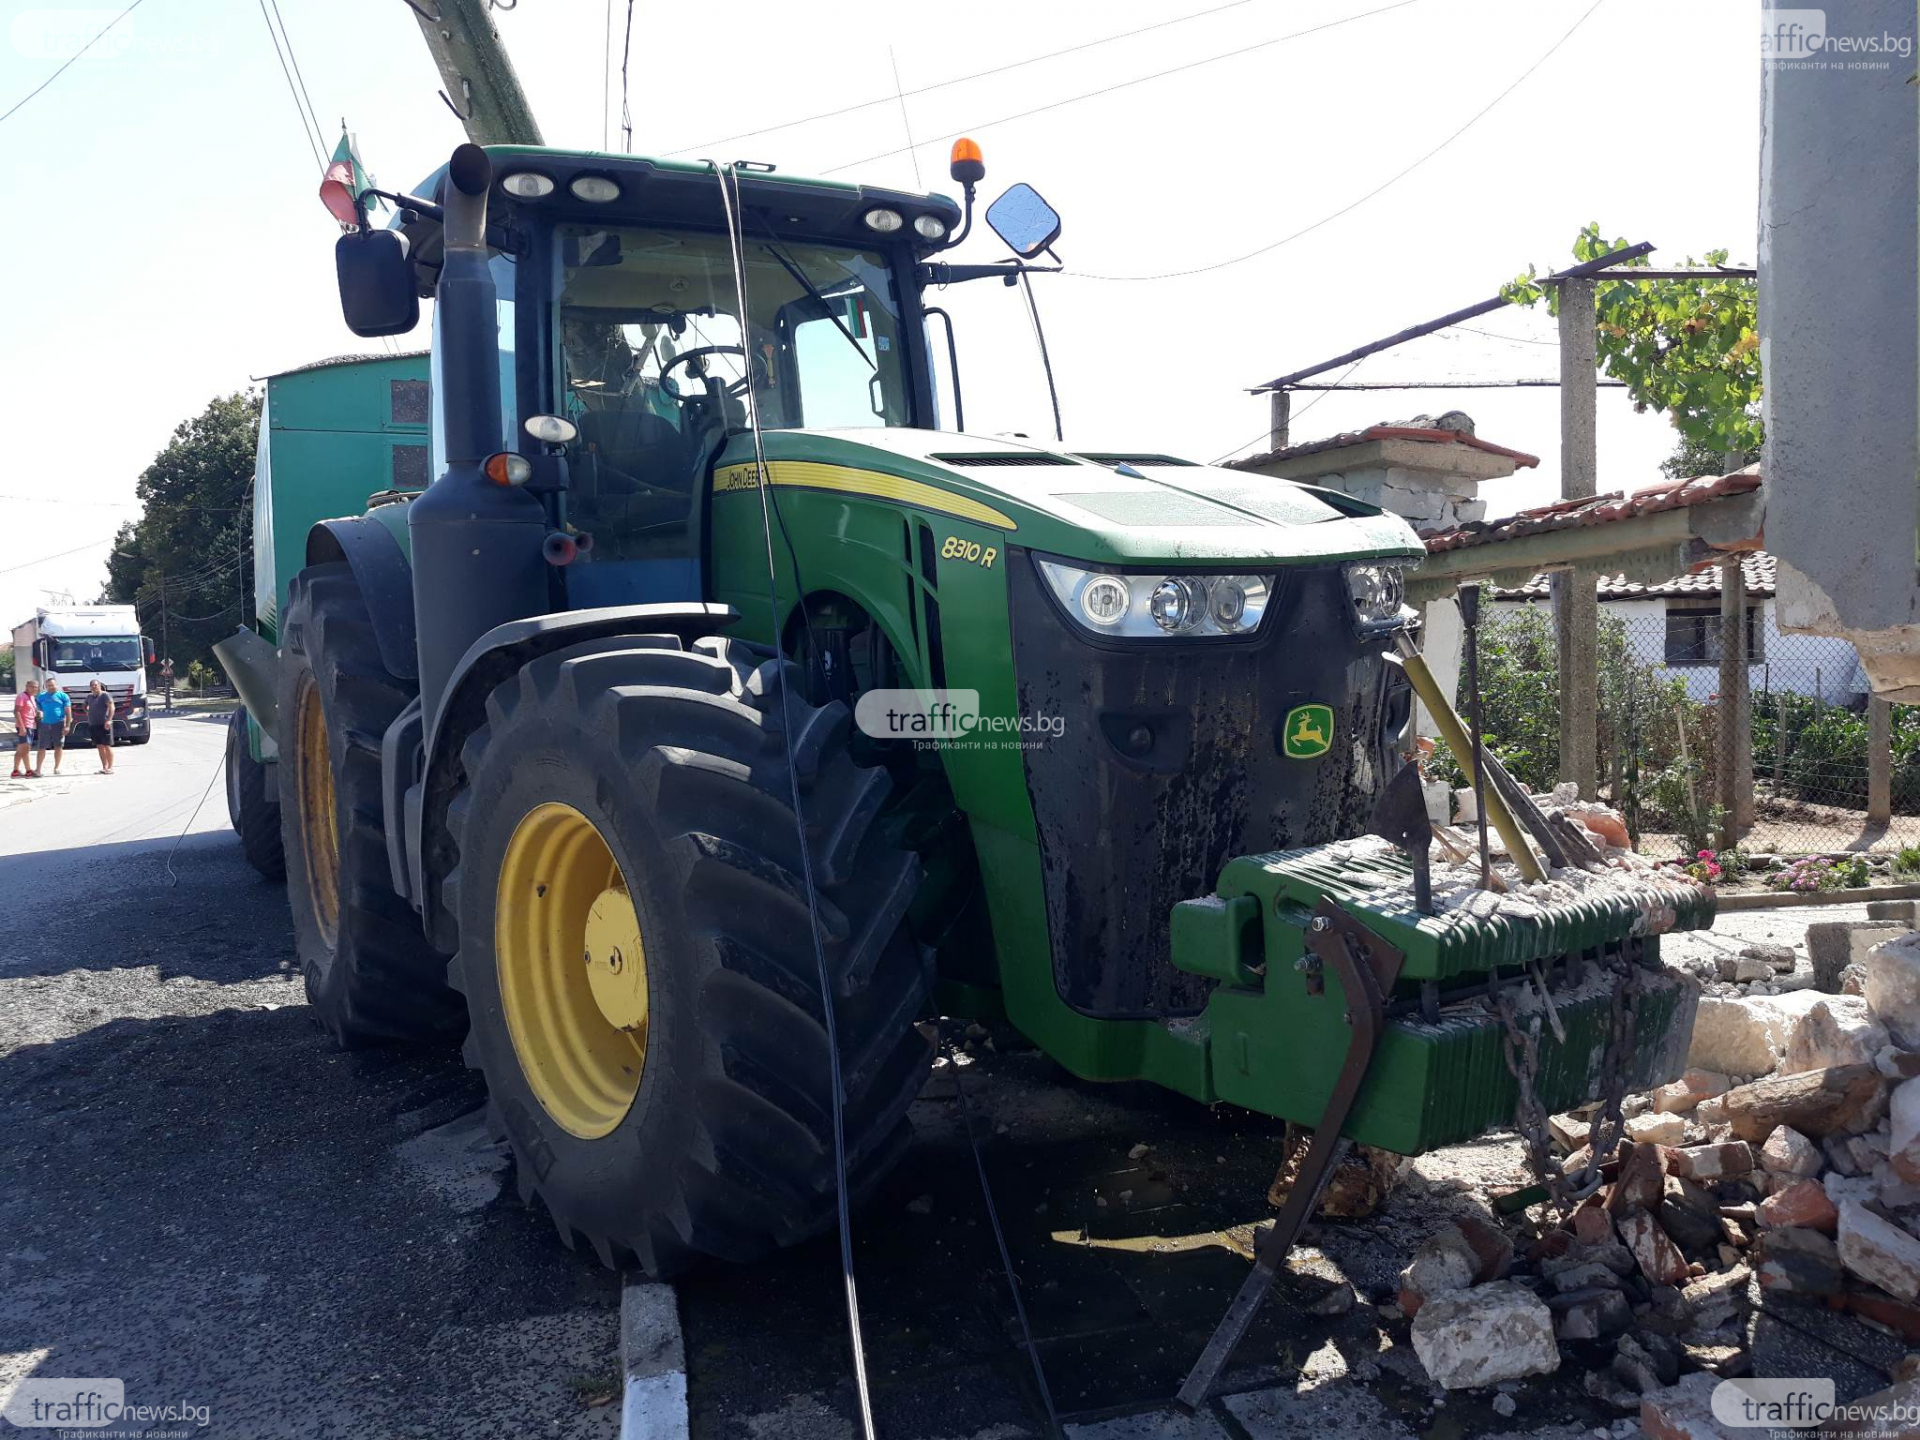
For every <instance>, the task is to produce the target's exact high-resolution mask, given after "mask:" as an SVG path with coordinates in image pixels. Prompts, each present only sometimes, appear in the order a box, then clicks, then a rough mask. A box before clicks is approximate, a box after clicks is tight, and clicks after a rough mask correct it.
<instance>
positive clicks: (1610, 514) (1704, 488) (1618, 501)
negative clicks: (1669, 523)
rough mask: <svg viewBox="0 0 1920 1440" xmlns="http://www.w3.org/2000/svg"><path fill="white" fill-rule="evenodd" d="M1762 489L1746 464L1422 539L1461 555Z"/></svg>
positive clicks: (1478, 522) (1757, 475)
mask: <svg viewBox="0 0 1920 1440" xmlns="http://www.w3.org/2000/svg"><path fill="white" fill-rule="evenodd" d="M1759 488H1760V467H1759V466H1758V465H1749V466H1748V467H1747V468H1746V469H1744V470H1736V471H1734V472H1733V473H1732V474H1731V475H1697V476H1695V477H1694V478H1693V479H1691V480H1669V481H1667V482H1666V483H1665V484H1662V485H1652V486H1649V487H1648V488H1647V489H1645V490H1636V491H1634V492H1633V493H1632V494H1631V495H1628V494H1625V493H1624V492H1622V491H1618V490H1616V491H1613V492H1611V493H1610V494H1606V495H1594V496H1590V497H1587V498H1585V499H1580V500H1557V501H1555V502H1554V503H1553V504H1551V505H1538V506H1535V507H1534V508H1533V509H1531V510H1522V511H1521V512H1520V513H1519V514H1517V515H1508V516H1506V517H1504V518H1502V519H1499V520H1473V521H1469V522H1468V523H1467V524H1465V525H1457V526H1454V527H1453V528H1452V529H1448V530H1433V531H1428V532H1426V533H1424V534H1422V535H1421V537H1420V538H1421V539H1422V540H1424V541H1426V542H1427V549H1428V550H1429V551H1432V552H1438V551H1442V550H1464V549H1465V548H1467V547H1468V546H1470V545H1492V544H1496V543H1498V542H1499V541H1502V540H1514V539H1518V538H1519V537H1520V536H1522V535H1538V534H1541V533H1542V532H1544V531H1549V530H1571V529H1575V528H1577V527H1579V526H1583V525H1605V524H1607V523H1609V522H1611V521H1614V520H1628V519H1631V518H1633V517H1634V516H1636V515H1653V514H1657V513H1658V512H1660V511H1662V510H1680V509H1684V508H1686V507H1687V506H1689V505H1700V504H1704V503H1705V502H1706V501H1708V500H1718V499H1720V498H1721V497H1722V496H1725V495H1745V494H1748V493H1750V492H1751V491H1754V490H1758V489H1759Z"/></svg>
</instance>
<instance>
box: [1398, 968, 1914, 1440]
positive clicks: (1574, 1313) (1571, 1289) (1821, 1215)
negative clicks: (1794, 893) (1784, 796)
mask: <svg viewBox="0 0 1920 1440" xmlns="http://www.w3.org/2000/svg"><path fill="white" fill-rule="evenodd" d="M1690 968H1694V969H1695V973H1696V974H1697V975H1698V976H1699V978H1700V979H1701V981H1702V985H1703V991H1704V992H1705V993H1703V995H1702V997H1701V1000H1700V1008H1699V1019H1698V1022H1697V1024H1696V1028H1695V1031H1694V1037H1693V1044H1692V1050H1691V1052H1690V1055H1689V1059H1690V1062H1691V1066H1692V1068H1690V1069H1688V1070H1687V1072H1686V1074H1685V1075H1684V1076H1683V1077H1682V1078H1681V1079H1680V1080H1678V1081H1676V1082H1674V1083H1673V1084H1670V1085H1665V1086H1662V1087H1660V1088H1659V1089H1657V1090H1654V1091H1652V1092H1651V1093H1649V1094H1645V1095H1638V1096H1632V1097H1629V1099H1628V1101H1627V1103H1626V1104H1625V1105H1624V1106H1623V1107H1622V1113H1623V1114H1624V1115H1625V1117H1626V1119H1625V1129H1626V1134H1625V1136H1624V1137H1623V1138H1622V1140H1621V1142H1620V1146H1619V1149H1618V1151H1617V1153H1616V1154H1615V1155H1613V1156H1611V1157H1604V1158H1605V1160H1606V1163H1605V1164H1604V1165H1603V1166H1602V1168H1601V1174H1602V1175H1603V1176H1604V1177H1605V1183H1604V1184H1602V1185H1601V1186H1600V1188H1599V1189H1598V1190H1597V1191H1595V1192H1594V1193H1593V1194H1591V1195H1590V1196H1588V1197H1587V1198H1586V1199H1585V1200H1584V1201H1582V1202H1581V1203H1580V1204H1579V1205H1578V1207H1577V1208H1575V1209H1574V1210H1573V1212H1572V1213H1571V1215H1569V1216H1568V1217H1567V1218H1566V1220H1565V1221H1564V1223H1560V1224H1554V1225H1551V1226H1550V1228H1547V1229H1545V1230H1544V1231H1535V1232H1533V1233H1532V1235H1531V1237H1530V1243H1528V1242H1525V1241H1523V1242H1522V1244H1521V1245H1520V1247H1519V1248H1517V1249H1516V1246H1515V1244H1514V1242H1513V1241H1512V1240H1511V1239H1510V1238H1509V1236H1508V1234H1507V1233H1506V1231H1505V1230H1503V1229H1502V1228H1501V1227H1500V1226H1499V1225H1497V1224H1495V1223H1494V1222H1493V1221H1491V1220H1487V1219H1481V1218H1475V1217H1469V1218H1465V1219H1459V1220H1455V1221H1453V1222H1452V1223H1450V1224H1449V1225H1448V1226H1447V1227H1446V1228H1444V1229H1443V1230H1441V1231H1440V1232H1439V1233H1437V1234H1435V1235H1433V1236H1431V1237H1429V1238H1428V1239H1427V1241H1426V1242H1425V1243H1424V1244H1423V1245H1422V1246H1421V1247H1420V1249H1419V1250H1418V1252H1417V1253H1416V1254H1415V1255H1414V1257H1413V1260H1412V1263H1411V1264H1409V1265H1408V1266H1407V1267H1406V1269H1405V1270H1404V1271H1403V1272H1402V1274H1401V1276H1400V1295H1399V1305H1400V1308H1401V1309H1402V1310H1404V1311H1405V1312H1406V1313H1407V1314H1409V1315H1410V1316H1412V1318H1413V1345H1414V1349H1415V1351H1416V1352H1417V1354H1418V1355H1419V1358H1420V1360H1421V1363H1422V1364H1423V1365H1424V1366H1425V1367H1426V1369H1427V1373H1428V1374H1429V1375H1430V1376H1431V1377H1432V1379H1433V1380H1434V1381H1435V1382H1436V1383H1437V1384H1439V1385H1441V1386H1443V1387H1445V1388H1447V1389H1459V1388H1465V1387H1473V1386H1483V1385H1493V1384H1498V1383H1500V1382H1504V1381H1512V1380H1516V1379H1518V1378H1519V1377H1522V1376H1526V1375H1537V1374H1546V1373H1551V1372H1553V1371H1556V1370H1557V1369H1558V1368H1559V1366H1560V1364H1561V1362H1562V1360H1563V1358H1566V1359H1568V1360H1570V1361H1572V1362H1574V1363H1577V1364H1578V1365H1579V1366H1580V1367H1581V1369H1582V1371H1583V1375H1582V1382H1581V1383H1582V1384H1583V1385H1584V1387H1585V1388H1586V1390H1587V1391H1588V1393H1590V1394H1592V1395H1594V1396H1595V1397H1597V1398H1599V1399H1601V1400H1603V1401H1606V1402H1611V1403H1614V1404H1617V1405H1618V1406H1619V1407H1620V1408H1622V1409H1634V1410H1638V1411H1639V1412H1640V1415H1641V1420H1642V1423H1643V1424H1644V1425H1646V1426H1647V1428H1649V1429H1650V1430H1653V1431H1655V1432H1656V1433H1662V1432H1664V1433H1690V1432H1688V1431H1687V1430H1686V1426H1685V1423H1684V1422H1685V1421H1686V1418H1687V1416H1689V1415H1695V1414H1697V1413H1698V1412H1700V1409H1701V1407H1702V1405H1703V1404H1704V1403H1705V1402H1704V1396H1705V1395H1706V1394H1707V1392H1708V1391H1710V1389H1711V1385H1710V1384H1708V1383H1707V1382H1706V1381H1705V1380H1704V1379H1700V1378H1695V1379H1691V1380H1686V1381H1685V1382H1684V1383H1683V1376H1686V1375H1689V1374H1691V1373H1693V1372H1706V1373H1707V1375H1708V1376H1711V1377H1727V1376H1736V1375H1741V1374H1745V1373H1747V1372H1748V1367H1749V1365H1750V1363H1751V1359H1750V1356H1749V1354H1748V1351H1747V1349H1746V1344H1745V1335H1746V1331H1745V1327H1744V1324H1743V1320H1744V1317H1745V1313H1746V1311H1747V1309H1748V1307H1749V1306H1750V1305H1751V1304H1752V1303H1755V1302H1756V1301H1758V1302H1759V1303H1763V1304H1772V1303H1774V1302H1775V1301H1778V1302H1780V1303H1783V1304H1794V1303H1802V1302H1804V1303H1808V1304H1813V1305H1818V1306H1822V1307H1824V1308H1826V1309H1829V1310H1834V1311H1846V1312H1850V1313H1852V1314H1853V1315H1855V1316H1857V1317H1859V1318H1860V1319H1861V1320H1862V1321H1864V1322H1866V1323H1869V1324H1871V1325H1874V1326H1876V1327H1879V1328H1881V1329H1883V1330H1886V1331H1890V1332H1892V1333H1894V1334H1897V1335H1899V1336H1901V1337H1903V1338H1904V1339H1905V1340H1906V1342H1907V1343H1908V1344H1910V1345H1912V1346H1914V1347H1915V1348H1920V934H1903V935H1900V936H1898V937H1896V938H1892V939H1887V940H1884V941H1881V943H1878V944H1876V945H1874V946H1873V947H1872V948H1871V949H1870V950H1867V951H1866V952H1865V954H1864V957H1863V959H1861V960H1860V961H1858V962H1853V963H1850V964H1847V965H1842V966H1834V965H1828V966H1825V967H1822V972H1821V973H1818V974H1816V973H1815V970H1814V967H1813V966H1811V965H1809V964H1807V963H1806V962H1804V961H1802V960H1801V959H1800V957H1798V956H1797V954H1796V953H1795V951H1793V950H1792V949H1789V948H1787V947H1781V946H1749V947H1746V948H1745V949H1743V950H1740V951H1738V952H1737V953H1733V954H1729V955H1727V956H1725V957H1724V958H1720V959H1709V960H1706V961H1704V962H1702V961H1694V962H1691V966H1690ZM1592 1119H1593V1116H1592V1114H1591V1112H1587V1113H1574V1114H1568V1115H1558V1116H1554V1117H1553V1118H1552V1120H1551V1122H1550V1128H1551V1130H1552V1132H1553V1135H1554V1137H1555V1139H1556V1141H1557V1142H1558V1144H1559V1146H1560V1147H1561V1148H1562V1149H1563V1150H1564V1151H1565V1152H1566V1154H1565V1158H1564V1160H1563V1161H1562V1163H1563V1165H1564V1167H1565V1168H1566V1170H1567V1171H1568V1172H1569V1173H1570V1174H1572V1173H1577V1172H1579V1171H1580V1170H1581V1169H1582V1168H1583V1167H1584V1166H1585V1163H1586V1161H1587V1159H1588V1152H1587V1149H1586V1145H1587V1136H1588V1130H1589V1125H1590V1123H1591V1121H1592ZM1756 1283H1757V1287H1758V1293H1757V1294H1756V1293H1754V1292H1753V1287H1754V1286H1755V1285H1756ZM1916 1385H1917V1386H1920V1382H1916ZM1896 1388H1902V1387H1896ZM1888 1393H1889V1394H1891V1393H1892V1392H1888ZM1903 1393H1904V1390H1903Z"/></svg>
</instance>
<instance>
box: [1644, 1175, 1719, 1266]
mask: <svg viewBox="0 0 1920 1440" xmlns="http://www.w3.org/2000/svg"><path fill="white" fill-rule="evenodd" d="M1656 1213H1657V1215H1658V1217H1659V1220H1660V1228H1661V1229H1663V1230H1665V1231H1666V1232H1667V1234H1668V1235H1669V1236H1671V1237H1672V1238H1673V1241H1674V1243H1675V1244H1677V1245H1679V1246H1680V1247H1681V1249H1683V1250H1711V1249H1712V1248H1713V1247H1714V1246H1716V1245H1718V1244H1719V1243H1720V1237H1721V1233H1722V1232H1721V1229H1720V1218H1721V1217H1720V1202H1719V1200H1718V1198H1716V1197H1715V1196H1714V1195H1712V1194H1711V1193H1709V1192H1708V1191H1707V1190H1706V1189H1705V1187H1703V1186H1700V1185H1696V1184H1695V1183H1694V1182H1693V1181H1691V1180H1687V1179H1683V1178H1682V1177H1680V1176H1678V1175H1669V1176H1668V1177H1667V1187H1666V1193H1665V1194H1664V1195H1662V1196H1661V1199H1660V1209H1659V1210H1658V1211H1657V1212H1656Z"/></svg>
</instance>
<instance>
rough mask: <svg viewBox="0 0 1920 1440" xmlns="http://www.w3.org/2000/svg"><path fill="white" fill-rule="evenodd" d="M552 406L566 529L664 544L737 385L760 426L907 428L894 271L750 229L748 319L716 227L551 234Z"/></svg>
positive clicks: (740, 406)
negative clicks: (565, 455) (563, 462)
mask: <svg viewBox="0 0 1920 1440" xmlns="http://www.w3.org/2000/svg"><path fill="white" fill-rule="evenodd" d="M558 238H559V250H560V262H561V277H560V314H559V326H558V338H559V348H560V356H559V362H560V363H559V374H560V385H561V389H562V396H561V403H562V405H563V413H564V414H566V416H567V417H568V418H569V419H571V420H572V421H573V422H574V423H575V424H576V425H578V426H579V429H580V450H581V452H583V455H584V457H585V458H586V459H587V461H588V469H589V470H590V472H591V473H590V474H588V475H585V476H583V475H580V474H579V473H578V470H576V474H575V480H574V485H573V492H572V496H571V505H572V511H573V514H574V515H575V517H576V520H577V523H579V524H580V525H581V527H582V528H592V529H593V530H594V531H595V538H596V541H597V542H599V543H602V544H605V543H608V542H612V544H613V547H614V550H613V555H609V556H608V557H607V558H613V556H615V555H633V556H637V555H642V554H666V553H673V551H674V542H675V539H676V537H678V536H680V535H683V534H684V533H685V529H686V522H687V514H688V509H689V504H690V499H691V496H692V495H693V493H694V491H695V488H696V487H697V485H698V483H699V481H700V479H701V478H702V477H703V476H704V475H705V473H706V471H707V468H708V467H709V466H710V465H711V464H712V462H713V458H714V456H715V455H716V454H717V453H718V451H719V449H720V446H721V445H722V444H723V443H724V442H725V440H726V437H727V435H728V434H729V433H730V432H734V431H738V430H741V429H743V428H745V426H746V423H747V409H746V397H747V391H748V387H749V386H751V387H752V390H753V396H754V399H755V400H756V401H757V403H758V405H759V410H760V423H761V425H762V426H763V427H764V428H766V429H798V428H801V427H805V428H808V429H838V428H844V427H862V426H898V425H908V424H911V423H912V400H911V392H910V390H909V388H908V377H907V373H906V367H905V363H904V360H903V347H902V345H901V343H900V335H901V322H900V306H899V300H898V297H897V296H896V294H895V291H894V284H893V276H892V272H891V269H890V267H889V265H888V262H887V258H886V256H885V255H883V254H881V253H880V252H878V251H870V250H860V249H855V248H851V247H843V246H835V245H822V244H816V243H813V242H811V241H800V240H788V239H785V238H783V237H779V236H776V235H772V234H768V233H765V232H756V231H755V230H753V229H749V230H748V232H747V234H746V236H745V244H744V248H743V255H742V259H743V261H744V268H745V271H746V297H747V314H746V315H745V316H744V317H743V316H742V315H741V314H740V305H739V302H738V300H737V298H736V295H735V290H734V278H733V256H732V250H731V248H730V247H729V245H728V244H727V240H726V237H725V236H723V235H708V234H701V233H698V232H693V231H685V230H663V229H650V228H645V227H622V228H618V229H613V228H609V229H595V228H592V227H590V226H583V225H569V226H564V227H562V228H561V230H560V232H559V237H558Z"/></svg>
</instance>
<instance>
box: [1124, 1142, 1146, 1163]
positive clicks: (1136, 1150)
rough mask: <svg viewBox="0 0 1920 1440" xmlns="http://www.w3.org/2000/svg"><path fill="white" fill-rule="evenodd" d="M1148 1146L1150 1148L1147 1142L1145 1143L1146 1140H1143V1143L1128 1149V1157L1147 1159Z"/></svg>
mask: <svg viewBox="0 0 1920 1440" xmlns="http://www.w3.org/2000/svg"><path fill="white" fill-rule="evenodd" d="M1147 1148H1148V1147H1147V1146H1146V1144H1145V1143H1144V1142H1143V1143H1141V1144H1139V1145H1135V1146H1134V1147H1133V1148H1132V1149H1130V1150H1128V1151H1127V1159H1129V1160H1144V1159H1146V1158H1147Z"/></svg>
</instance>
